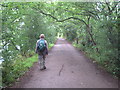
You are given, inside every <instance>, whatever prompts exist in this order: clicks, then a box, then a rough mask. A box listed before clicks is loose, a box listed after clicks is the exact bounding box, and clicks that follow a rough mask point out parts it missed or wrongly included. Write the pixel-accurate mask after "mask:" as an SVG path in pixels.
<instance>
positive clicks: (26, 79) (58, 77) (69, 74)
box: [14, 39, 118, 88]
mask: <svg viewBox="0 0 120 90" xmlns="http://www.w3.org/2000/svg"><path fill="white" fill-rule="evenodd" d="M46 67H47V69H46V70H44V71H40V70H39V66H38V63H36V64H35V65H34V66H33V67H32V69H31V70H30V71H29V72H28V73H27V74H26V75H25V76H23V78H22V79H21V80H20V82H19V83H17V84H16V85H14V88H15V87H17V88H117V87H118V81H117V80H116V79H114V78H113V77H112V76H111V75H110V74H109V73H107V72H105V71H104V70H101V69H100V68H99V67H97V65H96V64H93V63H92V61H91V60H89V59H88V58H86V57H85V56H84V55H83V53H82V52H79V51H78V50H76V49H75V48H74V47H73V46H72V45H71V44H69V43H68V42H67V41H66V40H64V39H58V41H57V43H56V45H55V46H54V47H53V48H52V50H51V51H50V53H49V55H48V56H47V58H46Z"/></svg>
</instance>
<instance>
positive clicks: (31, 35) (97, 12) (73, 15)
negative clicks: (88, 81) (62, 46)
mask: <svg viewBox="0 0 120 90" xmlns="http://www.w3.org/2000/svg"><path fill="white" fill-rule="evenodd" d="M0 6H1V7H0V13H1V21H2V25H1V28H2V33H1V36H2V37H1V52H2V57H1V58H3V60H4V61H3V63H2V79H1V80H2V81H1V82H3V86H5V85H9V84H10V83H12V82H14V81H15V80H16V79H17V78H18V77H19V76H21V75H23V74H24V73H25V71H26V70H27V69H28V68H29V67H31V66H32V63H33V62H35V60H36V59H37V58H36V55H35V53H34V49H35V43H36V41H37V40H38V39H39V35H40V34H41V33H44V34H45V36H46V37H45V39H46V40H47V41H48V44H49V48H50V47H52V46H53V44H54V42H55V41H56V40H57V37H58V36H61V37H62V38H65V39H67V40H68V41H70V42H72V44H73V45H74V46H75V47H77V48H79V49H80V50H82V51H84V52H85V54H86V55H87V56H89V57H90V58H91V59H92V60H93V61H94V62H96V63H99V64H100V65H102V66H103V67H105V68H106V69H107V70H108V71H109V72H111V73H112V74H114V75H116V76H118V75H119V73H118V70H119V69H120V68H119V64H118V63H119V57H118V39H119V38H118V33H119V29H120V27H119V26H120V21H119V20H120V18H119V17H120V16H119V14H120V12H119V3H118V2H91V3H90V2H8V3H0ZM58 34H59V35H58ZM30 61H31V62H32V63H28V62H30ZM26 63H28V64H26Z"/></svg>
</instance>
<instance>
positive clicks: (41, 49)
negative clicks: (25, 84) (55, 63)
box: [35, 34, 48, 70]
mask: <svg viewBox="0 0 120 90" xmlns="http://www.w3.org/2000/svg"><path fill="white" fill-rule="evenodd" d="M39 38H40V39H39V40H37V42H36V48H35V52H36V53H37V54H38V59H39V65H40V70H44V69H46V66H45V58H46V55H48V44H47V41H46V40H45V39H44V38H45V35H44V34H41V35H40V36H39Z"/></svg>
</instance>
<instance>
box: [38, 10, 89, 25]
mask: <svg viewBox="0 0 120 90" xmlns="http://www.w3.org/2000/svg"><path fill="white" fill-rule="evenodd" d="M39 12H40V13H42V14H44V15H46V16H49V17H51V18H53V19H55V20H56V22H64V21H67V20H70V19H74V20H79V21H81V22H83V23H84V24H85V25H86V26H88V25H87V23H86V22H85V21H84V20H82V19H80V18H78V17H73V16H71V17H68V18H66V19H63V20H58V19H57V18H56V17H54V16H52V15H51V14H47V13H45V12H43V11H42V10H40V11H39Z"/></svg>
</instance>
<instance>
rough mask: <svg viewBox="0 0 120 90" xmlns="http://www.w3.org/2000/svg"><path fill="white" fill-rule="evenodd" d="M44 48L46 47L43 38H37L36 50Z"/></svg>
mask: <svg viewBox="0 0 120 90" xmlns="http://www.w3.org/2000/svg"><path fill="white" fill-rule="evenodd" d="M45 48H46V43H45V40H39V41H38V46H37V50H38V52H43V51H44V50H45Z"/></svg>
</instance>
